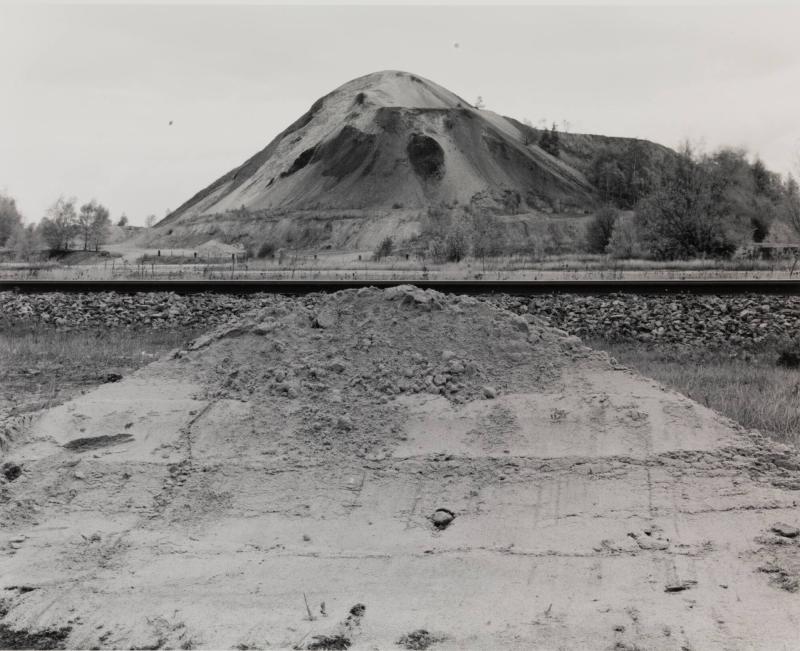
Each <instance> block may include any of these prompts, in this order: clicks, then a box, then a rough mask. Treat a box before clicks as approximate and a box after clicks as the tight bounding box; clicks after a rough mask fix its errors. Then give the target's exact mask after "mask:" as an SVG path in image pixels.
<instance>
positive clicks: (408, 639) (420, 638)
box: [397, 628, 444, 651]
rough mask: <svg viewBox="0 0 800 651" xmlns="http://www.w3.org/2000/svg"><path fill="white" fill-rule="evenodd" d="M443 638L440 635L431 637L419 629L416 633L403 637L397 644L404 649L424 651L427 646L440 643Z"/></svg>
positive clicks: (422, 629)
mask: <svg viewBox="0 0 800 651" xmlns="http://www.w3.org/2000/svg"><path fill="white" fill-rule="evenodd" d="M443 639H444V637H442V636H440V635H432V634H431V633H429V632H428V631H426V630H425V629H424V628H419V629H417V630H416V631H414V632H412V633H409V634H407V635H404V636H403V637H401V638H400V639H399V640H398V641H397V643H398V644H399V645H401V646H404V647H405V648H406V649H413V650H414V651H424V649H427V648H428V647H429V646H431V645H433V644H436V643H437V642H441V641H442V640H443Z"/></svg>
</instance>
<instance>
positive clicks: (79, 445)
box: [64, 434, 133, 452]
mask: <svg viewBox="0 0 800 651" xmlns="http://www.w3.org/2000/svg"><path fill="white" fill-rule="evenodd" d="M131 441H133V436H132V435H130V434H111V435H106V436H90V437H87V438H81V439H73V440H72V441H70V442H69V443H66V444H65V445H64V447H65V448H67V450H72V451H73V452H86V451H87V450H96V449H97V448H105V447H108V446H109V445H120V444H122V443H130V442H131Z"/></svg>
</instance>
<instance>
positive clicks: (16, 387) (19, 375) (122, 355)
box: [0, 327, 193, 413]
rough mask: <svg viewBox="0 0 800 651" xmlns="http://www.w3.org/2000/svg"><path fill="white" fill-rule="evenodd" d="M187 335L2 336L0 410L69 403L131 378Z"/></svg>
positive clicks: (11, 332)
mask: <svg viewBox="0 0 800 651" xmlns="http://www.w3.org/2000/svg"><path fill="white" fill-rule="evenodd" d="M192 336H193V333H191V332H180V333H178V332H174V331H159V330H144V329H142V330H138V331H137V330H122V329H120V330H117V331H115V330H112V329H98V330H89V331H77V330H73V331H65V330H58V329H56V328H51V327H44V328H33V327H31V328H11V329H7V330H5V331H0V410H2V411H11V412H12V413H20V412H24V411H30V410H32V409H38V408H42V407H46V406H50V405H53V404H58V403H60V402H63V401H65V400H68V399H69V398H71V397H72V396H73V395H75V394H77V393H79V392H80V391H83V390H86V389H89V388H92V387H95V386H97V385H99V384H101V383H103V382H106V381H108V377H109V374H110V373H119V374H125V373H130V372H132V371H134V370H136V369H137V368H140V367H141V366H144V365H145V364H149V363H150V362H152V361H153V360H154V359H157V358H158V357H159V356H160V355H162V354H164V353H165V352H167V351H169V350H172V349H173V348H176V347H178V346H180V345H181V344H184V343H185V342H186V341H187V340H189V339H191V338H192Z"/></svg>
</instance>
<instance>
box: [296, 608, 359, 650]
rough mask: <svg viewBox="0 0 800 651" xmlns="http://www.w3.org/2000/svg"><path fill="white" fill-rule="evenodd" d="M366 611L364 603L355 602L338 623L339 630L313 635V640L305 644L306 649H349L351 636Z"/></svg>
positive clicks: (355, 633)
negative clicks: (329, 633) (330, 633)
mask: <svg viewBox="0 0 800 651" xmlns="http://www.w3.org/2000/svg"><path fill="white" fill-rule="evenodd" d="M366 611H367V607H366V606H365V605H364V604H356V605H355V606H353V607H352V608H351V609H350V612H348V613H347V617H346V618H345V620H344V621H343V622H341V623H340V624H339V631H338V632H337V633H334V634H332V635H315V636H314V638H313V641H311V642H309V643H308V644H307V645H306V649H309V650H313V649H319V650H327V649H330V650H332V651H340V650H342V649H349V648H350V647H351V646H352V644H353V637H355V636H356V635H357V634H358V631H359V627H360V626H361V618H362V617H363V616H364V613H365V612H366Z"/></svg>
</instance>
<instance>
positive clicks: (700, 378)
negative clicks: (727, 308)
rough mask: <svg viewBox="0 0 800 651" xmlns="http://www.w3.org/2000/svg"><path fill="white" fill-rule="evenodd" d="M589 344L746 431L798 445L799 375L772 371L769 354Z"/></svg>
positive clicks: (784, 369) (788, 370) (788, 369)
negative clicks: (712, 410)
mask: <svg viewBox="0 0 800 651" xmlns="http://www.w3.org/2000/svg"><path fill="white" fill-rule="evenodd" d="M588 343H589V345H591V346H593V347H595V348H598V349H602V350H606V351H608V352H609V354H611V355H612V356H613V357H615V358H616V359H617V360H619V361H620V362H622V363H623V364H625V365H626V366H630V367H632V368H635V369H636V370H637V371H639V372H640V373H641V374H642V375H645V376H647V377H652V378H654V379H656V380H658V381H659V382H663V383H664V384H666V385H668V386H670V387H672V388H673V389H675V390H677V391H680V392H681V393H683V394H684V395H686V396H688V397H690V398H692V399H693V400H695V401H697V402H699V403H701V404H703V405H705V406H707V407H710V408H711V409H714V410H716V411H718V412H720V413H721V414H723V415H725V416H728V417H729V418H731V419H733V420H735V421H736V422H738V423H741V424H742V425H744V426H745V427H748V428H754V429H758V430H761V431H763V432H765V433H767V434H769V435H771V436H773V437H774V438H775V439H777V440H779V441H782V442H785V443H791V444H794V445H800V371H798V370H797V369H796V368H792V367H787V365H785V364H783V365H781V366H777V365H776V351H775V350H774V349H771V348H766V349H763V350H760V351H756V352H747V353H745V352H743V351H739V350H736V349H731V350H728V351H715V352H711V351H704V350H696V349H687V348H682V347H677V346H653V345H649V344H636V343H632V342H626V343H615V342H609V341H604V340H593V341H591V342H588ZM791 354H792V355H795V354H796V353H795V352H794V351H791ZM781 357H782V358H783V359H784V362H787V361H790V360H789V357H788V356H787V357H783V355H781Z"/></svg>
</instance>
